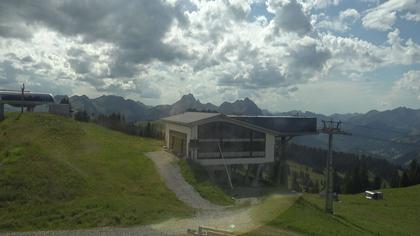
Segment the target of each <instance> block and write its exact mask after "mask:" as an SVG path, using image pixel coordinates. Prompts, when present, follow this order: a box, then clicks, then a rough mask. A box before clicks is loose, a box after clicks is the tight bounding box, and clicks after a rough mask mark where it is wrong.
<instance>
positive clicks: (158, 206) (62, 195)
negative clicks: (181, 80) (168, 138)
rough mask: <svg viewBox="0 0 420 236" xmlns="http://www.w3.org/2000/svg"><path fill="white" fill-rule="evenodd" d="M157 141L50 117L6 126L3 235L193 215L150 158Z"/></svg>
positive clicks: (0, 157)
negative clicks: (149, 153) (162, 177)
mask: <svg viewBox="0 0 420 236" xmlns="http://www.w3.org/2000/svg"><path fill="white" fill-rule="evenodd" d="M160 145H161V143H160V142H159V141H157V140H153V139H146V138H139V137H135V136H128V135H125V134H122V133H119V132H115V131H111V130H108V129H105V128H102V127H99V126H97V125H94V124H88V123H80V122H76V121H73V120H71V119H68V118H64V117H59V116H55V115H51V114H45V113H44V114H43V113H24V114H23V115H22V116H19V114H18V113H8V114H7V118H6V119H5V120H4V121H2V122H0V231H29V230H49V229H73V228H88V227H102V226H114V225H115V226H126V225H136V224H148V223H152V222H156V221H160V220H163V219H166V218H170V217H184V216H188V215H190V214H191V212H192V210H191V209H190V208H188V207H187V206H185V205H184V204H183V203H182V202H180V201H179V200H178V199H177V198H176V196H175V194H174V193H172V192H171V191H169V190H168V189H167V188H166V186H165V185H164V183H163V182H162V180H161V179H160V176H159V174H158V173H157V171H156V170H155V168H154V165H153V163H152V162H151V161H150V160H149V159H148V158H146V157H145V156H144V155H143V153H144V152H148V151H154V150H158V149H159V146H160Z"/></svg>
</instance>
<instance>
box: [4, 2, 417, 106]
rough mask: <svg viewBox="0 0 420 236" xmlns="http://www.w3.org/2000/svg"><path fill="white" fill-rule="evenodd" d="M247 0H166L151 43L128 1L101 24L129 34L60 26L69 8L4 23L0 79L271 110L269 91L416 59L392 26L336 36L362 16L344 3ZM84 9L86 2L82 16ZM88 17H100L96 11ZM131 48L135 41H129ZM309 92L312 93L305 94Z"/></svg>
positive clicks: (291, 95)
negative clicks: (372, 35)
mask: <svg viewBox="0 0 420 236" xmlns="http://www.w3.org/2000/svg"><path fill="white" fill-rule="evenodd" d="M253 2H255V1H254V0H250V1H239V0H238V1H236V0H235V1H227V0H215V1H199V0H191V1H188V0H182V1H176V0H171V1H170V2H169V3H168V5H164V7H165V9H166V10H170V12H172V13H169V12H166V13H168V14H170V19H172V20H170V19H166V21H164V22H163V23H162V22H161V23H162V26H164V28H165V27H166V28H165V30H162V31H160V32H158V33H159V34H157V35H151V36H150V35H149V36H150V37H152V36H153V37H152V38H153V40H155V41H156V42H154V43H152V44H149V43H148V42H149V41H148V40H143V39H145V38H149V37H148V36H147V35H146V36H145V35H143V34H148V33H150V32H151V31H153V29H154V27H157V25H155V24H153V25H150V28H149V27H148V26H147V27H146V26H144V25H140V26H138V25H137V24H136V23H135V22H136V19H143V18H144V17H145V16H138V17H137V16H133V15H124V14H123V13H124V11H125V10H124V9H126V8H127V6H121V8H117V9H116V11H117V12H118V14H117V13H113V14H111V15H112V16H117V15H121V16H124V17H126V18H127V19H125V18H124V19H120V18H118V17H116V18H115V22H113V24H112V25H113V27H111V28H109V29H108V28H105V31H104V32H102V33H109V32H110V31H114V28H116V29H115V32H120V33H123V32H125V31H127V32H128V34H129V36H130V37H125V36H127V35H125V36H123V35H111V36H108V35H102V34H101V30H100V29H95V30H96V32H88V30H86V29H85V27H88V28H89V27H90V26H83V27H82V29H84V30H82V31H80V32H79V31H78V30H77V27H76V26H75V25H70V26H68V22H71V20H70V19H71V16H68V17H69V19H67V20H66V21H65V22H67V23H65V22H64V23H63V22H61V23H62V24H60V26H62V27H64V28H63V29H61V28H60V27H58V26H57V25H50V24H51V23H44V24H41V23H39V25H31V24H29V26H28V27H29V28H28V29H27V30H28V31H27V33H28V34H29V36H28V37H24V36H19V35H16V34H13V32H6V31H3V33H4V32H6V33H10V34H9V36H8V37H5V36H4V35H3V38H0V84H1V85H2V86H6V85H7V86H11V85H13V86H14V85H15V84H17V83H19V82H22V81H28V82H29V83H30V84H31V85H32V86H37V87H36V88H45V89H46V90H49V89H51V92H53V93H54V92H55V93H62V92H66V93H69V95H71V94H83V93H88V94H87V95H89V96H97V95H100V94H102V93H104V94H119V95H122V96H126V97H129V98H132V99H139V100H141V101H145V102H148V103H151V104H159V103H172V102H173V101H175V100H176V99H178V98H179V97H180V96H181V95H182V94H185V93H193V94H194V95H196V96H198V97H199V98H200V99H201V100H204V101H210V102H213V103H216V104H217V103H220V102H222V101H223V100H225V99H229V100H235V99H238V98H243V97H242V96H248V97H251V98H253V99H255V100H256V102H257V103H259V104H261V105H262V106H263V107H267V108H270V109H274V108H275V107H274V106H273V105H270V104H276V103H273V102H274V100H273V99H278V100H279V99H281V100H282V102H283V103H282V104H285V103H289V104H293V106H299V104H304V105H305V106H307V107H309V106H310V104H308V103H304V102H303V99H302V98H303V97H305V96H304V95H303V93H304V92H306V93H309V94H317V89H320V87H322V86H319V85H318V84H323V85H325V84H327V82H326V81H331V80H332V78H336V77H339V78H342V79H343V80H347V81H348V82H346V85H347V84H351V83H362V82H364V81H366V80H365V79H364V78H365V77H364V75H365V73H367V72H372V71H375V70H377V69H379V68H383V67H386V66H395V65H412V64H416V63H417V64H418V63H419V61H420V48H419V45H418V44H417V43H415V42H414V41H413V40H410V39H402V38H400V33H399V30H397V29H396V30H393V31H391V32H389V34H388V41H387V42H386V43H384V44H374V43H371V42H369V41H368V40H364V39H360V38H355V37H350V36H346V37H345V36H341V37H340V36H337V35H335V32H346V31H348V30H349V29H350V28H351V27H352V26H353V24H356V23H358V20H360V18H361V17H360V14H359V12H358V11H356V10H355V9H352V8H350V9H346V10H344V11H341V12H337V14H336V16H334V17H331V16H329V15H326V14H318V15H316V16H315V15H314V12H316V11H318V10H317V9H315V8H317V7H322V6H324V5H325V6H326V5H334V4H339V1H295V0H284V1H274V0H270V1H267V2H266V4H267V6H268V11H270V12H271V13H272V14H274V18H273V19H271V18H270V17H269V16H264V15H260V16H258V17H256V18H252V17H250V16H251V13H252V12H251V6H250V4H251V3H253ZM143 3H144V1H143ZM260 3H261V2H260ZM315 3H319V4H321V5H319V6H315V5H314V4H315ZM120 4H122V5H123V4H124V2H122V3H120ZM133 4H134V5H136V4H138V3H133ZM311 4H312V5H311ZM157 5H159V4H157ZM98 6H100V4H99V5H98ZM105 8H106V9H108V8H107V7H105ZM100 10H101V9H100ZM102 10H103V9H102ZM155 10H157V9H155ZM92 11H93V10H92ZM88 13H89V9H87V10H86V12H84V13H83V15H84V17H87V16H89V14H88ZM292 13H293V14H292ZM368 13H370V11H369V12H368ZM138 14H146V13H145V12H143V11H142V12H138ZM177 14H180V15H181V16H179V15H177ZM362 14H363V13H362ZM16 17H17V16H16ZM92 17H93V18H94V19H95V20H97V23H98V24H99V25H100V26H101V27H102V26H103V25H102V24H104V22H102V21H101V20H100V19H97V17H98V16H97V15H94V16H92ZM0 18H1V17H0ZM17 19H20V18H19V17H17ZM25 19H26V18H25ZM175 19H177V20H175ZM270 19H271V20H270ZM121 20H122V22H121V23H119V21H121ZM163 20H165V19H163ZM43 21H44V20H43ZM45 21H46V20H45ZM75 22H76V23H77V22H79V21H77V20H76V21H75ZM106 22H107V21H106ZM130 22H131V23H132V24H131V23H130ZM2 23H3V25H13V24H11V23H10V22H2ZM0 24H1V23H0ZM76 25H77V24H76ZM66 26H68V28H66ZM101 27H99V28H101ZM119 27H120V28H121V29H118V30H117V28H119ZM144 27H146V28H144ZM321 28H322V29H327V32H324V30H320V29H321ZM22 32H24V31H22ZM25 32H26V31H25ZM72 32H73V33H72ZM77 32H79V33H77ZM273 32H274V33H273ZM1 34H2V29H1V27H0V35H1ZM139 35H140V36H141V37H140V36H139ZM93 36H95V37H93ZM13 37H19V38H20V39H21V40H17V39H14V38H13ZM87 38H89V39H90V40H87ZM136 45H140V47H136ZM160 46H162V47H163V48H166V49H174V50H173V51H172V50H169V51H166V52H168V53H169V54H165V53H163V54H159V55H158V54H156V53H155V52H157V51H156V50H158V51H159V52H162V51H161V50H160V49H158V48H159V47H160ZM132 47H135V50H129V49H130V48H132ZM178 52H182V53H181V54H177V53H178ZM168 55H171V59H170V60H169V59H168V57H167V56H168ZM379 79H380V78H378V80H379ZM45 84H48V86H50V87H47V86H46V85H45ZM349 86H350V85H349ZM334 88H337V89H339V88H340V86H338V85H337V86H335V87H334ZM301 89H304V92H301ZM343 90H345V88H342V90H341V91H337V93H340V92H343ZM352 91H357V89H356V88H354V90H352ZM215 94H217V95H218V96H215ZM344 94H345V93H344ZM353 95H354V94H352V96H353ZM308 96H309V95H308ZM308 96H306V97H308ZM343 96H344V95H343ZM306 97H305V98H306ZM318 97H320V96H315V95H314V98H313V99H312V100H311V102H312V101H313V100H315V99H317V98H318ZM323 97H324V98H325V97H326V96H323ZM369 98H370V97H369ZM340 99H341V97H340ZM343 99H344V98H343ZM278 100H277V101H278ZM298 100H299V101H298ZM372 104H373V103H372ZM372 104H371V105H372ZM390 104H391V103H390ZM372 106H373V105H372ZM318 107H321V104H320V105H319V106H318ZM276 109H277V108H276ZM277 110H278V109H277Z"/></svg>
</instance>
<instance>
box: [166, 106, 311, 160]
mask: <svg viewBox="0 0 420 236" xmlns="http://www.w3.org/2000/svg"><path fill="white" fill-rule="evenodd" d="M162 121H163V122H164V123H165V145H166V147H167V149H168V150H169V151H171V152H172V153H174V154H175V155H177V156H178V157H180V158H184V159H189V160H193V161H195V162H198V163H200V164H201V165H203V166H217V165H234V164H264V163H270V162H274V161H275V147H276V141H277V140H278V139H281V140H283V139H286V138H287V137H294V136H303V135H313V134H317V126H316V124H317V121H316V118H306V117H293V116H233V115H224V114H221V113H204V112H185V113H181V114H178V115H174V116H169V117H166V118H163V119H162Z"/></svg>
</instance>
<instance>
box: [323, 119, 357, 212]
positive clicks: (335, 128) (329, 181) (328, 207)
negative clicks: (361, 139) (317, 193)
mask: <svg viewBox="0 0 420 236" xmlns="http://www.w3.org/2000/svg"><path fill="white" fill-rule="evenodd" d="M322 124H323V127H322V129H321V130H320V132H321V133H324V134H328V156H327V171H326V176H325V177H326V187H325V212H326V213H328V214H333V212H334V211H333V186H334V184H333V159H332V149H333V135H334V134H342V135H351V133H347V132H344V131H342V130H341V127H340V126H341V124H342V122H341V121H333V120H329V121H326V120H322Z"/></svg>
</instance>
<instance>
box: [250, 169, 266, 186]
mask: <svg viewBox="0 0 420 236" xmlns="http://www.w3.org/2000/svg"><path fill="white" fill-rule="evenodd" d="M263 167H264V164H258V167H257V171H256V172H255V179H254V181H253V182H252V186H254V187H257V186H259V183H260V176H261V172H262V170H263Z"/></svg>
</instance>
